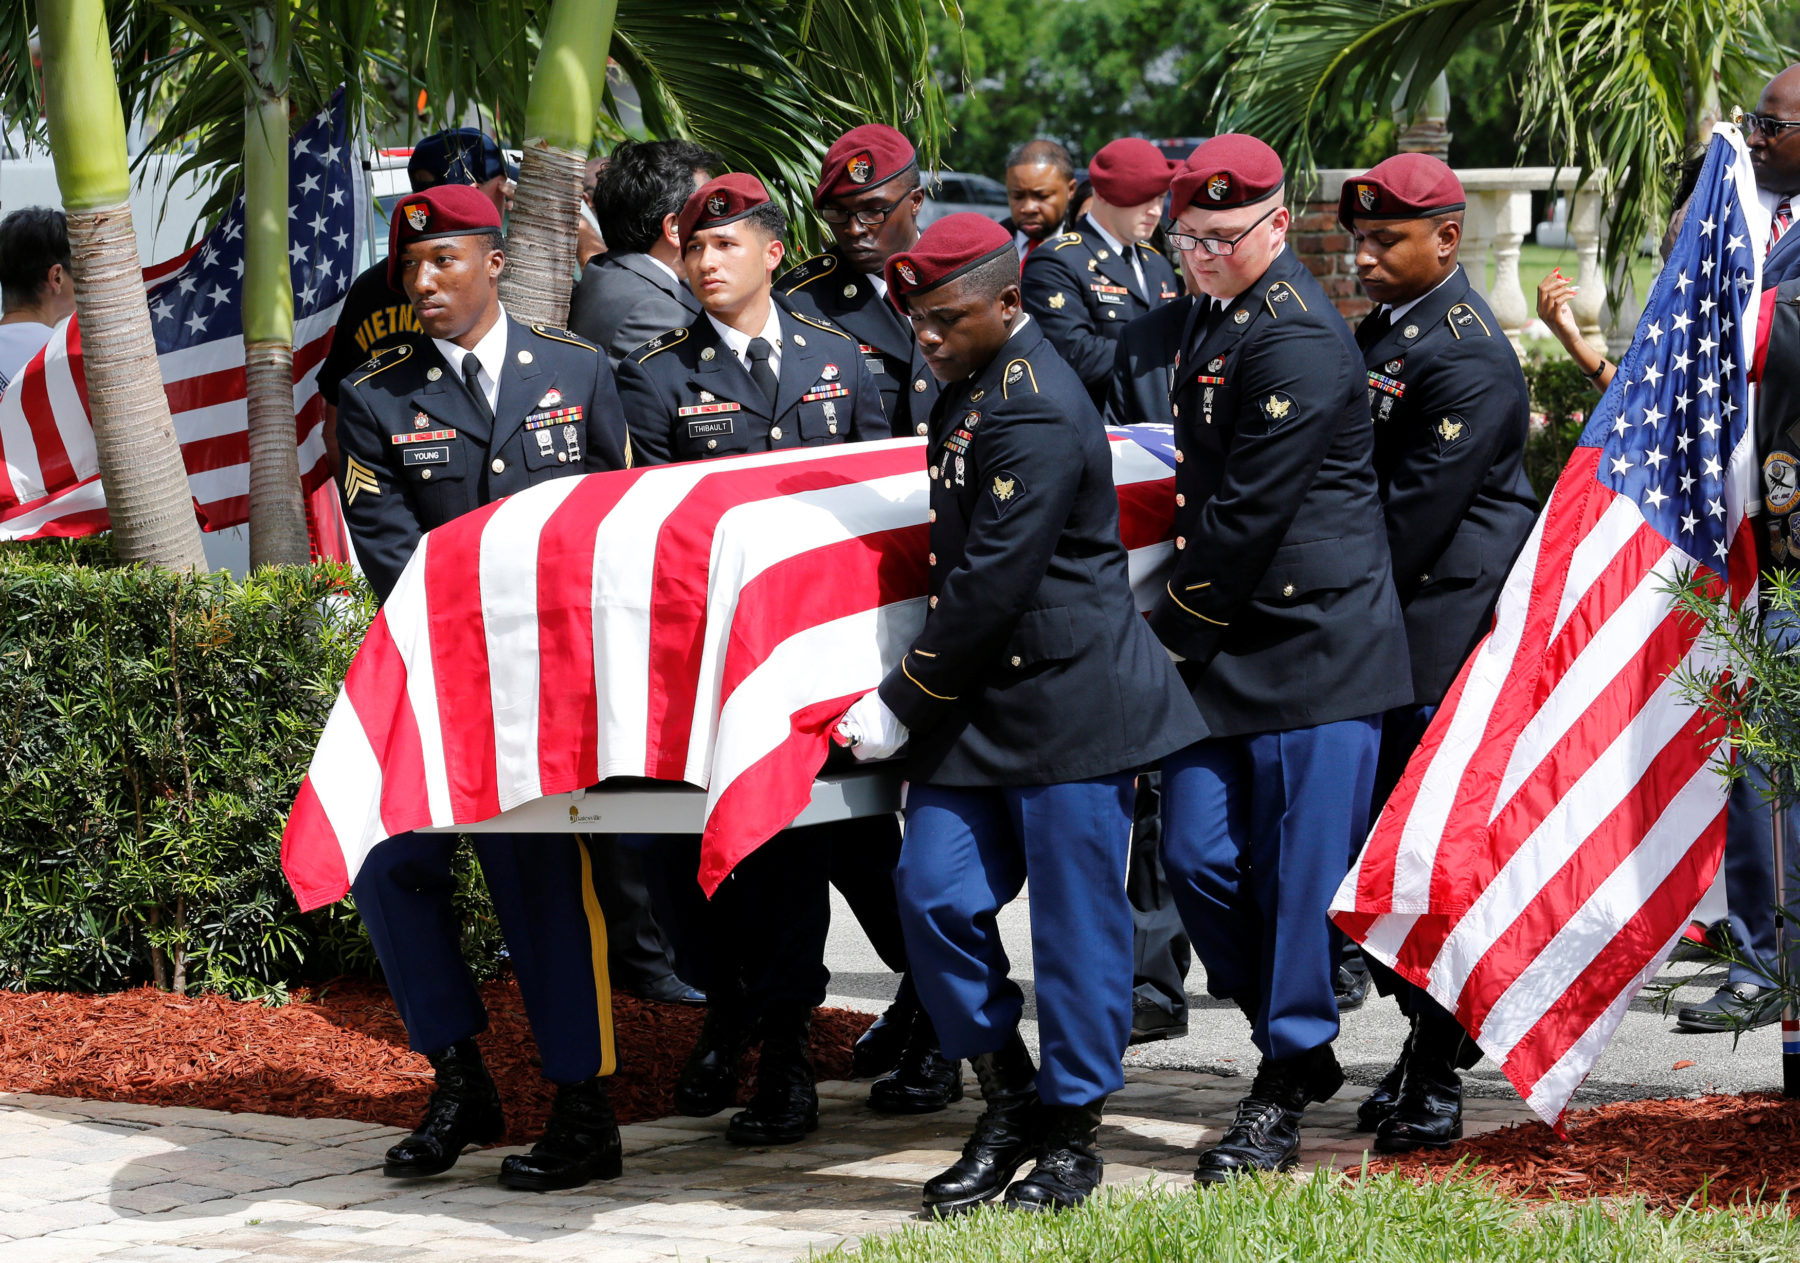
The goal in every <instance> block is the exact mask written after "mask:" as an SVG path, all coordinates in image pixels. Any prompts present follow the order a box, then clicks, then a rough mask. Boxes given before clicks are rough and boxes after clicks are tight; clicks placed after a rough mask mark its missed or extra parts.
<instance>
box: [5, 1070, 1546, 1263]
mask: <svg viewBox="0 0 1800 1263" xmlns="http://www.w3.org/2000/svg"><path fill="white" fill-rule="evenodd" d="M969 1088H970V1095H969V1097H968V1098H967V1099H965V1100H964V1101H963V1102H962V1103H961V1104H959V1105H956V1106H954V1107H952V1108H951V1109H949V1110H947V1111H945V1112H944V1113H941V1114H935V1115H927V1116H925V1117H922V1118H888V1117H884V1116H882V1115H879V1114H876V1113H873V1112H872V1111H870V1110H869V1109H868V1107H867V1106H866V1105H865V1104H864V1103H863V1102H864V1100H865V1098H866V1097H867V1095H868V1088H867V1087H866V1086H865V1085H863V1084H857V1083H826V1084H821V1085H820V1097H821V1102H820V1103H821V1116H820V1127H819V1130H818V1132H817V1133H815V1134H814V1135H813V1136H812V1137H810V1138H809V1140H808V1141H807V1143H805V1144H801V1145H793V1146H788V1147H784V1148H776V1149H763V1150H746V1149H739V1148H737V1147H735V1146H733V1145H730V1144H728V1143H726V1141H725V1140H724V1129H725V1119H726V1117H727V1115H724V1114H720V1115H718V1116H717V1117H715V1118H710V1119H690V1118H672V1119H665V1120H662V1121H660V1122H654V1123H640V1124H637V1125H634V1126H630V1127H626V1128H625V1129H624V1133H625V1152H626V1159H625V1174H624V1176H623V1177H622V1178H621V1179H618V1180H615V1181H612V1182H610V1183H604V1184H599V1183H596V1184H592V1185H589V1186H588V1187H587V1188H583V1189H577V1190H574V1191H571V1192H566V1193H550V1194H534V1193H515V1192H510V1191H508V1190H506V1189H503V1188H501V1187H500V1186H499V1185H498V1184H497V1183H496V1182H495V1175H496V1173H497V1172H498V1170H499V1166H500V1160H501V1159H502V1158H503V1157H505V1156H506V1155H507V1154H508V1153H513V1152H517V1150H514V1149H488V1150H484V1151H482V1152H480V1153H476V1154H471V1155H468V1156H466V1157H464V1158H463V1160H462V1161H461V1162H459V1163H458V1164H457V1165H456V1166H455V1167H454V1168H452V1169H451V1170H450V1171H448V1172H446V1173H445V1174H444V1175H441V1176H437V1177H435V1178H433V1179H429V1180H420V1181H405V1182H403V1181H398V1180H389V1179H384V1178H383V1177H382V1175H381V1173H380V1164H381V1155H382V1152H383V1151H384V1150H385V1149H386V1148H387V1147H388V1146H389V1145H390V1144H392V1143H393V1142H394V1141H395V1140H396V1139H397V1138H398V1137H399V1136H400V1134H401V1133H399V1132H398V1131H396V1130H394V1129H392V1128H386V1127H374V1126H371V1125H369V1124H366V1123H352V1122H343V1121H337V1120H331V1119H289V1118H272V1117H267V1116H263V1115H256V1114H223V1113H216V1112H213V1111H210V1110H195V1109H169V1108H159V1107H156V1106H147V1105H120V1104H109V1103H104V1102H98V1101H76V1100H68V1099H65V1098H61V1097H38V1096H24V1095H12V1096H0V1259H4V1260H5V1261H6V1263H85V1261H86V1260H90V1259H107V1260H120V1261H123V1260H142V1261H144V1263H151V1261H155V1263H178V1261H179V1263H223V1261H224V1260H228V1259H255V1260H267V1261H269V1263H274V1261H277V1260H279V1261H281V1263H313V1261H315V1260H326V1259H330V1260H356V1261H357V1263H389V1261H398V1260H421V1259H445V1260H454V1261H455V1263H487V1261H490V1260H491V1261H493V1263H499V1261H500V1260H508V1261H510V1263H518V1261H519V1260H552V1259H577V1258H579V1259H583V1260H589V1261H591V1263H648V1261H649V1260H663V1259H685V1260H699V1259H718V1260H727V1259H730V1260H757V1261H764V1260H766V1261H768V1263H775V1261H778V1260H780V1261H785V1260H790V1259H797V1258H804V1257H805V1256H806V1255H807V1254H808V1253H809V1252H814V1251H823V1250H827V1249H830V1248H831V1247H832V1246H834V1245H837V1244H839V1243H842V1242H854V1241H855V1240H857V1239H858V1238H860V1237H863V1236H865V1235H868V1234H871V1233H881V1232H889V1231H892V1230H893V1229H895V1228H898V1227H899V1226H901V1225H902V1224H906V1223H910V1222H915V1221H916V1220H917V1217H918V1207H919V1185H920V1183H921V1182H922V1181H924V1180H925V1179H927V1178H928V1177H930V1176H932V1175H935V1174H936V1173H937V1172H938V1171H940V1170H942V1169H943V1168H944V1167H945V1166H947V1165H949V1163H950V1162H952V1161H954V1160H955V1158H956V1155H957V1152H958V1150H959V1149H960V1148H961V1146H962V1142H963V1139H964V1137H965V1136H966V1135H967V1133H968V1129H969V1127H970V1126H971V1125H972V1124H973V1121H974V1118H975V1115H976V1114H977V1113H978V1112H979V1110H980V1102H979V1100H977V1099H975V1096H974V1090H973V1089H974V1084H973V1081H972V1080H971V1081H970V1083H969ZM1241 1091H1242V1085H1241V1083H1236V1082H1233V1081H1231V1080H1230V1079H1224V1078H1220V1077H1218V1076H1215V1075H1208V1074H1199V1073H1194V1072H1189V1071H1179V1070H1154V1071H1144V1072H1139V1073H1134V1074H1133V1076H1132V1081H1131V1082H1130V1083H1129V1084H1128V1085H1127V1086H1126V1087H1125V1089H1124V1090H1123V1091H1122V1092H1120V1093H1119V1094H1118V1095H1116V1096H1115V1097H1113V1098H1112V1103H1111V1106H1110V1108H1109V1110H1108V1114H1107V1123H1106V1127H1105V1129H1104V1130H1103V1132H1102V1135H1101V1143H1102V1146H1103V1148H1104V1150H1105V1153H1106V1158H1107V1181H1108V1183H1116V1184H1132V1183H1141V1182H1143V1181H1146V1180H1151V1179H1159V1180H1170V1181H1175V1182H1177V1183H1179V1184H1182V1185H1183V1186H1185V1185H1186V1183H1187V1181H1188V1180H1189V1179H1190V1178H1191V1175H1192V1172H1193V1164H1194V1151H1195V1148H1196V1147H1197V1146H1199V1145H1201V1144H1203V1143H1208V1142H1210V1141H1211V1140H1213V1139H1216V1138H1217V1136H1218V1135H1219V1134H1220V1132H1221V1131H1222V1130H1223V1128H1224V1127H1225V1126H1226V1125H1227V1124H1228V1123H1229V1122H1230V1120H1231V1116H1232V1114H1233V1112H1234V1109H1235V1107H1236V1103H1237V1099H1238V1097H1239V1095H1240V1094H1241ZM1358 1099H1360V1094H1359V1093H1356V1092H1353V1091H1349V1090H1346V1091H1345V1092H1344V1093H1342V1094H1341V1095H1340V1097H1339V1099H1338V1100H1336V1101H1334V1102H1331V1103H1329V1104H1327V1105H1324V1106H1318V1107H1315V1108H1314V1109H1312V1110H1310V1111H1308V1114H1307V1118H1308V1122H1309V1124H1310V1125H1309V1126H1308V1128H1307V1132H1306V1134H1307V1144H1306V1150H1305V1155H1304V1156H1305V1160H1306V1163H1307V1166H1308V1169H1310V1168H1311V1167H1312V1166H1314V1165H1317V1164H1336V1165H1338V1166H1343V1165H1347V1164H1350V1163H1354V1162H1356V1161H1359V1160H1360V1159H1361V1156H1362V1152H1363V1147H1364V1143H1365V1141H1366V1137H1363V1136H1359V1135H1357V1134H1355V1133H1354V1132H1352V1130H1351V1127H1352V1125H1353V1123H1354V1115H1355V1109H1356V1102H1357V1100H1358ZM1524 1116H1525V1111H1524V1108H1523V1107H1522V1106H1520V1105H1518V1104H1516V1103H1505V1102H1498V1101H1476V1102H1472V1103H1471V1105H1470V1108H1469V1117H1468V1120H1467V1122H1468V1130H1469V1131H1470V1132H1471V1133H1473V1132H1477V1131H1484V1130H1488V1129H1490V1128H1492V1127H1496V1126H1499V1125H1501V1124H1503V1123H1507V1122H1513V1121H1517V1120H1519V1119H1521V1118H1523V1117H1524Z"/></svg>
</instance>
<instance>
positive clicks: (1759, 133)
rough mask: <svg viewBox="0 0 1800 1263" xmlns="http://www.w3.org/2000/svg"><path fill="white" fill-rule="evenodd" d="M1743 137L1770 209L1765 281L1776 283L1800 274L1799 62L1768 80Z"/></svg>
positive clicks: (1760, 191)
mask: <svg viewBox="0 0 1800 1263" xmlns="http://www.w3.org/2000/svg"><path fill="white" fill-rule="evenodd" d="M1744 143H1745V144H1747V145H1748V146H1749V147H1750V166H1751V168H1752V169H1753V170H1755V172H1756V189H1757V193H1758V195H1759V196H1760V198H1761V200H1762V205H1763V208H1764V209H1765V210H1767V211H1768V212H1769V215H1770V223H1769V245H1768V253H1767V254H1765V255H1764V256H1763V285H1764V286H1765V287H1767V288H1773V287H1775V286H1777V285H1779V284H1781V283H1782V282H1783V281H1787V280H1792V279H1793V278H1795V277H1797V276H1800V232H1795V231H1793V229H1794V226H1795V221H1796V220H1800V65H1793V66H1789V67H1788V68H1787V69H1786V70H1784V71H1782V72H1781V73H1780V74H1778V75H1776V76H1775V77H1774V78H1773V79H1771V80H1769V85H1768V86H1767V87H1766V88H1764V89H1763V93H1762V97H1761V99H1760V100H1758V101H1757V103H1756V112H1755V113H1753V114H1746V115H1744Z"/></svg>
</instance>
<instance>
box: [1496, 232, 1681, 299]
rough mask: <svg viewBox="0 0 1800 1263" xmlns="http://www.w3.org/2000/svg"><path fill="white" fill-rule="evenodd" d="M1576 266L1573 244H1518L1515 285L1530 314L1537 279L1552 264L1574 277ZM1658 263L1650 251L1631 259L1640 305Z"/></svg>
mask: <svg viewBox="0 0 1800 1263" xmlns="http://www.w3.org/2000/svg"><path fill="white" fill-rule="evenodd" d="M1580 266H1581V265H1580V263H1579V261H1578V260H1577V259H1576V258H1575V250H1574V248H1573V247H1571V248H1569V249H1567V250H1553V249H1551V248H1550V247H1549V246H1536V245H1532V244H1530V243H1529V242H1528V243H1526V244H1525V245H1523V246H1521V247H1520V248H1519V288H1521V289H1523V290H1524V291H1525V306H1526V307H1527V308H1529V309H1530V311H1531V313H1532V315H1534V316H1535V315H1536V314H1537V287H1538V282H1539V281H1541V280H1543V279H1544V278H1545V277H1546V276H1548V275H1550V273H1551V271H1552V270H1553V269H1555V268H1561V269H1562V270H1563V275H1564V276H1566V277H1568V278H1569V279H1570V280H1574V279H1575V276H1576V273H1577V272H1578V271H1579V270H1580ZM1661 267H1662V260H1661V259H1659V258H1657V257H1656V256H1655V255H1653V254H1642V255H1639V256H1638V257H1637V258H1636V259H1635V260H1634V261H1633V262H1632V265H1631V279H1632V282H1633V284H1634V286H1635V287H1636V293H1637V304H1638V306H1640V307H1642V306H1643V305H1644V300H1645V299H1647V298H1649V297H1650V283H1651V282H1652V281H1654V280H1655V279H1656V273H1657V271H1658V269H1660V268H1661ZM1493 283H1494V265H1493V263H1492V262H1489V264H1488V267H1487V284H1488V286H1489V287H1491V286H1492V285H1493ZM1605 287H1606V283H1605V282H1604V281H1602V282H1601V288H1602V289H1604V288H1605ZM1489 292H1491V288H1490V291H1489Z"/></svg>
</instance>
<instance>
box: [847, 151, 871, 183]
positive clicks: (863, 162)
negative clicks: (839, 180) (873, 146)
mask: <svg viewBox="0 0 1800 1263" xmlns="http://www.w3.org/2000/svg"><path fill="white" fill-rule="evenodd" d="M844 174H845V175H848V176H849V177H850V182H851V183H852V184H867V183H868V182H869V177H870V176H872V175H874V174H875V161H874V159H873V158H871V157H870V156H869V155H868V154H866V153H859V154H857V155H856V156H855V157H854V158H852V159H850V161H849V162H846V163H845V164H844Z"/></svg>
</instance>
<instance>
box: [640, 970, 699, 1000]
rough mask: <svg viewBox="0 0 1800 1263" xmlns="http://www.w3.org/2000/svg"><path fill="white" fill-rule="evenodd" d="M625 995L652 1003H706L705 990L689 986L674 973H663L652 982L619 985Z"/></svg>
mask: <svg viewBox="0 0 1800 1263" xmlns="http://www.w3.org/2000/svg"><path fill="white" fill-rule="evenodd" d="M619 990H621V991H624V992H625V993H626V994H627V995H634V996H636V997H637V998H638V999H640V1000H649V1001H650V1002H651V1003H653V1004H691V1005H695V1006H698V1005H702V1004H705V1003H706V992H704V991H701V990H700V989H699V988H697V987H690V986H688V985H687V983H685V982H683V981H682V980H681V979H679V978H677V977H676V976H675V975H674V974H664V975H663V976H662V977H660V978H657V979H655V980H654V981H652V982H646V983H643V984H641V985H639V986H635V987H621V988H619Z"/></svg>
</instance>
